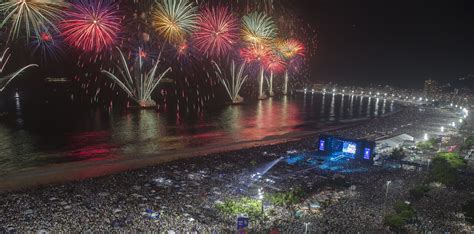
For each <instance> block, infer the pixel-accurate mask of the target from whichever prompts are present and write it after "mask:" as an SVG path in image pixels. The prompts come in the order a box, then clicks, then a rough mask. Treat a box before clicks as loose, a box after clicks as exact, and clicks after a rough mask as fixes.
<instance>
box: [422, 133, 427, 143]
mask: <svg viewBox="0 0 474 234" xmlns="http://www.w3.org/2000/svg"><path fill="white" fill-rule="evenodd" d="M423 139H424V140H425V141H427V140H428V134H427V133H425V135H424V136H423Z"/></svg>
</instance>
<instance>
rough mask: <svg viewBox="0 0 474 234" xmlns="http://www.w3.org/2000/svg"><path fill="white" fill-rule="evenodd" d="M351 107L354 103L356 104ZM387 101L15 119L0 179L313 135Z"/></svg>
mask: <svg viewBox="0 0 474 234" xmlns="http://www.w3.org/2000/svg"><path fill="white" fill-rule="evenodd" d="M357 102H358V103H357ZM386 102H387V101H386V100H378V99H377V100H376V101H373V100H372V99H371V98H361V97H356V96H350V95H344V96H340V95H332V94H326V95H320V94H314V95H311V94H306V95H303V94H301V95H298V96H296V97H293V98H286V97H284V98H274V99H269V100H265V101H259V102H255V103H249V104H245V105H240V106H227V107H224V108H222V109H219V110H212V111H204V112H202V113H192V114H190V115H188V116H184V117H182V118H177V117H176V114H173V113H158V112H156V111H153V110H142V111H129V112H126V113H109V112H102V111H93V112H92V111H91V112H88V113H81V114H65V112H67V111H62V112H61V109H60V108H52V109H54V110H55V111H41V112H40V113H34V114H31V113H28V114H26V113H22V108H21V98H18V100H17V109H16V110H17V111H16V113H12V114H10V115H8V117H4V118H2V119H0V171H1V172H0V173H7V172H9V171H13V170H19V169H24V168H30V167H41V166H45V165H49V164H58V163H67V162H72V161H100V160H105V159H120V158H123V157H135V156H138V155H140V156H141V155H152V154H154V155H156V154H158V153H162V152H168V151H174V150H180V149H190V148H193V147H200V146H212V145H218V146H222V145H226V144H230V143H236V142H247V141H256V140H261V139H264V138H266V137H271V136H278V135H283V134H288V133H292V132H294V131H298V130H317V129H321V128H323V127H325V126H326V125H328V124H330V123H337V122H338V121H341V120H350V119H361V118H366V117H374V116H378V115H383V114H385V113H388V112H390V111H393V110H394V109H396V105H395V106H394V104H393V103H390V104H389V105H387V103H386Z"/></svg>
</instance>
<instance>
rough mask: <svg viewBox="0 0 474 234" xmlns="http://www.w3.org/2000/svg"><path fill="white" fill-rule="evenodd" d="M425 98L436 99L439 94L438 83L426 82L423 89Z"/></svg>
mask: <svg viewBox="0 0 474 234" xmlns="http://www.w3.org/2000/svg"><path fill="white" fill-rule="evenodd" d="M423 92H424V95H425V97H430V98H435V97H437V96H438V94H439V85H438V82H437V81H435V80H432V79H429V80H425V86H424V87H423Z"/></svg>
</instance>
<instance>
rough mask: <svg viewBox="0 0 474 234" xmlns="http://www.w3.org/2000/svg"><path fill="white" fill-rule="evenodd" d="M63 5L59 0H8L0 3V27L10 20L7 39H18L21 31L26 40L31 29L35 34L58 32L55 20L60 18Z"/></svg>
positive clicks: (29, 36)
mask: <svg viewBox="0 0 474 234" xmlns="http://www.w3.org/2000/svg"><path fill="white" fill-rule="evenodd" d="M65 6H66V4H65V3H64V2H63V1H59V0H57V1H53V0H9V1H7V2H4V3H1V4H0V12H1V13H2V15H3V19H2V21H1V24H0V28H3V27H4V26H5V25H6V24H7V23H9V22H10V21H11V25H10V33H9V37H8V40H7V41H9V40H15V39H18V38H19V37H20V34H21V32H24V33H25V34H26V38H27V40H29V39H30V38H31V31H33V33H34V34H35V36H39V35H40V34H41V32H47V33H53V32H58V31H59V30H58V28H57V27H56V22H58V21H60V20H62V17H61V10H62V8H63V7H65ZM51 31H52V32H51Z"/></svg>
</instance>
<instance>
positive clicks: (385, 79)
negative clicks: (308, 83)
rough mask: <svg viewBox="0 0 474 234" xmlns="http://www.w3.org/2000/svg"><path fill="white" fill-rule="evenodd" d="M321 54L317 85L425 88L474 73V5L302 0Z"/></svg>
mask: <svg viewBox="0 0 474 234" xmlns="http://www.w3.org/2000/svg"><path fill="white" fill-rule="evenodd" d="M294 2H296V3H295V4H296V7H297V9H299V10H300V11H301V13H302V14H303V15H304V16H305V17H306V18H307V19H306V20H308V21H309V22H311V24H313V25H314V26H315V27H316V29H317V31H318V37H319V49H318V52H317V53H316V56H315V57H314V58H313V59H312V62H311V63H312V65H311V71H312V73H311V75H312V79H313V80H314V81H320V80H324V81H333V82H337V83H343V82H351V83H355V84H362V83H363V84H369V83H380V84H395V85H399V86H404V87H420V86H422V82H423V81H424V80H425V79H428V78H432V79H435V80H439V81H440V82H441V83H443V82H446V81H450V80H453V79H456V78H459V77H463V76H465V75H467V74H474V46H473V45H474V1H472V0H443V1H438V0H429V1H428V0H397V1H386V0H298V1H294Z"/></svg>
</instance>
